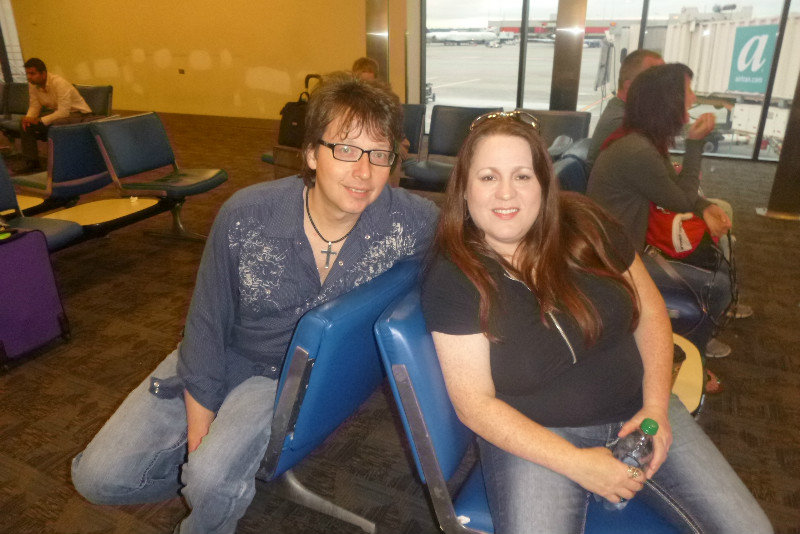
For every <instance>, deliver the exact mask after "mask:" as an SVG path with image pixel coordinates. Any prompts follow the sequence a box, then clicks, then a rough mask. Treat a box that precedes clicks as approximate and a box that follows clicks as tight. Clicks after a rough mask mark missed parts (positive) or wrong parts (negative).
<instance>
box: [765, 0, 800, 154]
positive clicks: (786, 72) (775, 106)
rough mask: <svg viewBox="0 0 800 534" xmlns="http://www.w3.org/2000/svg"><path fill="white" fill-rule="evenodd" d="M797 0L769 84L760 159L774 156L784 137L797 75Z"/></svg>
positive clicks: (799, 8) (799, 65) (799, 16)
mask: <svg viewBox="0 0 800 534" xmlns="http://www.w3.org/2000/svg"><path fill="white" fill-rule="evenodd" d="M798 11H800V0H792V3H791V4H790V10H789V13H790V14H789V19H788V20H787V21H786V32H785V34H784V37H783V44H782V45H781V52H780V58H779V59H778V72H777V73H776V75H775V84H774V85H773V86H772V95H771V96H772V98H771V99H770V102H769V111H768V112H767V122H766V124H765V125H764V136H763V139H762V142H761V147H760V150H759V154H758V157H759V159H763V160H777V159H778V158H779V157H780V154H781V147H782V146H783V137H784V135H785V134H786V126H787V123H788V122H789V110H790V109H791V108H792V101H793V99H794V91H795V88H796V86H797V79H798V76H800V13H798Z"/></svg>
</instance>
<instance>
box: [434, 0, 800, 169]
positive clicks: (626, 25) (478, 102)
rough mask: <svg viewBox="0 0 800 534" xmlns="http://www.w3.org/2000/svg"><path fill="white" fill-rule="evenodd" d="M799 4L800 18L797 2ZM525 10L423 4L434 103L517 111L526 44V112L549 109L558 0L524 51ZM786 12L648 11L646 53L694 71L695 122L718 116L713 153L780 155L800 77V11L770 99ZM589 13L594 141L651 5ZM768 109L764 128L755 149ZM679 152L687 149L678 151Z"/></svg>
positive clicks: (615, 3) (474, 2) (613, 1)
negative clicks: (772, 72) (657, 54)
mask: <svg viewBox="0 0 800 534" xmlns="http://www.w3.org/2000/svg"><path fill="white" fill-rule="evenodd" d="M792 2H793V4H792V7H796V8H797V9H798V10H800V7H799V6H797V4H798V3H799V2H800V0H792ZM522 5H523V0H428V1H427V2H426V8H427V12H426V20H427V36H426V46H425V54H426V56H425V57H426V80H425V81H426V84H427V90H426V93H427V94H426V95H425V96H426V98H425V100H426V102H427V103H428V104H429V105H433V104H434V103H443V104H452V105H461V106H502V107H504V108H506V109H510V108H513V107H515V104H516V102H517V88H518V83H517V73H518V69H519V67H518V64H519V57H520V50H521V48H522V47H526V57H527V60H526V65H525V71H526V73H525V80H524V84H523V86H524V94H523V95H522V101H523V106H524V107H526V108H531V109H548V108H549V106H550V96H551V95H550V91H551V80H552V72H553V56H554V41H555V27H556V20H557V13H558V6H559V3H558V0H536V1H533V0H530V2H529V5H528V10H529V13H528V15H529V20H528V21H527V23H528V32H529V33H528V40H527V42H526V43H520V40H519V39H520V35H521V32H522V27H523V22H522V21H521V20H520V19H521V17H520V15H521V13H522ZM783 5H784V1H783V0H760V1H759V2H751V3H749V4H741V3H737V4H733V3H729V4H728V3H708V2H705V1H704V0H670V1H659V2H655V1H650V2H648V13H647V22H646V25H645V27H644V31H643V33H642V34H641V37H642V39H643V42H644V48H648V49H651V50H655V51H657V52H660V53H661V54H662V55H663V56H664V59H665V60H666V61H668V62H671V61H678V62H681V63H685V64H687V65H689V67H691V68H692V70H693V71H694V73H695V77H694V80H693V88H694V91H695V93H696V94H697V96H698V103H697V105H696V107H695V108H694V109H692V110H691V115H692V116H693V117H697V116H699V115H701V114H702V113H705V112H711V113H714V114H715V115H716V117H717V121H716V122H717V125H716V128H715V130H714V131H713V132H712V133H711V134H709V136H708V137H707V139H706V144H705V150H706V153H713V154H719V155H724V156H732V157H742V158H750V157H752V156H753V154H754V153H756V154H757V156H758V158H760V159H766V160H776V159H778V157H779V156H780V150H781V146H782V143H783V136H784V133H785V128H786V124H787V120H788V116H789V109H790V108H791V104H792V98H793V96H794V88H795V85H796V83H797V78H798V72H800V13H797V12H795V13H792V14H790V15H789V19H788V22H787V26H786V31H785V37H784V42H783V44H782V48H781V53H780V57H779V59H778V70H777V77H776V79H775V83H774V86H773V88H772V95H771V99H770V101H769V102H765V100H766V93H767V84H768V82H769V75H770V70H771V65H772V60H773V56H774V54H775V49H776V44H777V38H778V31H779V25H780V16H781V12H782V9H783ZM586 7H587V12H586V22H585V30H584V32H585V33H584V48H583V50H582V57H581V67H580V79H579V81H578V85H579V87H578V91H579V92H578V103H577V109H578V110H583V111H590V112H591V113H592V126H591V129H590V132H592V131H593V129H594V125H595V124H596V121H597V118H598V117H599V116H600V114H601V113H602V111H603V109H604V107H605V104H606V103H607V102H608V100H609V99H610V98H611V97H612V96H613V94H614V91H615V90H616V89H617V87H616V85H617V77H618V74H619V64H620V60H621V58H622V57H624V55H625V54H626V53H627V52H630V51H633V50H635V49H636V48H638V44H639V39H640V32H641V30H642V28H641V15H642V8H643V0H587V6H586ZM765 106H766V108H765ZM764 109H766V124H765V127H764V131H763V137H762V139H761V143H760V145H759V146H758V147H756V146H755V145H756V138H757V134H758V129H759V121H760V119H761V116H762V111H763V110H764ZM428 117H430V112H429V113H428ZM681 145H682V143H681V142H680V140H679V143H678V147H677V148H678V149H679V150H680V149H681Z"/></svg>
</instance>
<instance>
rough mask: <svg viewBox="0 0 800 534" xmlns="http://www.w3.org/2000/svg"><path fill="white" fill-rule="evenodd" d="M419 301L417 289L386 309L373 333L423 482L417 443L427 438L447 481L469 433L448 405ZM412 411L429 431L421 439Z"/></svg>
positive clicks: (422, 445) (423, 475) (464, 450)
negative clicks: (419, 417)
mask: <svg viewBox="0 0 800 534" xmlns="http://www.w3.org/2000/svg"><path fill="white" fill-rule="evenodd" d="M419 298H420V297H419V290H418V289H415V290H414V291H412V292H410V293H408V294H407V295H405V296H404V297H402V298H401V299H400V300H398V301H397V302H395V303H394V304H392V305H391V306H390V307H389V308H387V309H386V311H385V312H384V313H383V314H382V315H381V316H380V318H379V319H378V322H377V323H376V324H375V334H376V336H377V340H378V347H380V353H381V359H382V360H383V365H384V368H385V369H386V374H387V376H388V377H389V384H390V386H391V388H392V393H393V394H394V396H395V400H396V401H397V403H398V407H399V408H400V417H401V419H402V421H403V426H404V428H405V430H406V435H407V436H408V439H409V441H410V443H411V449H412V453H413V456H414V461H415V462H416V464H417V469H418V471H419V475H420V478H421V479H422V482H423V483H427V482H426V480H427V477H428V475H429V473H425V470H424V466H423V465H422V464H421V463H420V452H421V449H422V447H424V445H425V444H424V443H420V442H419V441H420V440H423V439H426V438H429V439H430V441H431V445H432V446H433V449H434V451H435V454H436V462H437V463H438V466H439V469H440V471H441V476H443V477H444V479H445V480H447V479H449V478H450V477H451V476H452V475H453V474H454V473H455V471H456V469H457V468H458V466H459V464H460V463H461V459H462V458H463V457H464V454H465V453H466V451H467V448H468V447H469V446H470V443H471V442H472V440H473V433H472V431H471V430H469V429H468V428H467V427H466V426H464V424H463V423H461V421H460V420H459V419H458V416H457V415H456V412H455V409H454V408H453V405H452V403H451V402H450V397H449V396H448V394H447V389H446V388H445V384H444V377H443V376H442V370H441V368H440V367H439V358H438V356H437V355H436V349H435V348H434V346H433V338H432V337H431V335H430V333H429V332H428V330H427V327H426V326H425V318H424V317H423V316H422V308H421V306H420V300H419ZM415 411H418V414H419V415H421V416H422V421H421V422H422V423H424V425H425V427H426V429H427V432H426V433H424V434H419V433H418V432H415V428H414V426H413V425H412V423H413V421H412V420H410V419H409V416H412V417H413V416H414V415H416V414H414V412H415Z"/></svg>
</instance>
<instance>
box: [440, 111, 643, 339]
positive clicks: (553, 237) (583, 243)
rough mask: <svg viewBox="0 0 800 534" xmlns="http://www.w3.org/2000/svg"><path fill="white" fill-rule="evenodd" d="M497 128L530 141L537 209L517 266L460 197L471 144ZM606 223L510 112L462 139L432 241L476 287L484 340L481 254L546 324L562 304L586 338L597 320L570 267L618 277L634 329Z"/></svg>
mask: <svg viewBox="0 0 800 534" xmlns="http://www.w3.org/2000/svg"><path fill="white" fill-rule="evenodd" d="M495 135H505V136H513V137H519V138H521V139H523V140H525V141H526V142H527V143H528V144H529V146H530V149H531V156H532V157H533V170H534V173H535V174H536V178H537V180H538V181H539V185H540V186H541V188H542V195H541V197H542V200H541V206H540V208H539V214H538V216H537V218H536V221H535V222H534V224H533V226H531V228H530V230H528V232H527V233H526V234H525V236H524V238H523V240H522V242H521V243H520V245H519V248H518V250H517V254H515V258H518V260H517V261H516V263H517V264H516V265H511V264H510V263H509V262H507V261H506V260H504V259H503V258H502V257H501V256H500V255H499V254H497V253H496V252H495V251H494V250H493V249H492V248H491V247H490V246H489V245H488V244H487V243H486V240H485V238H484V232H483V231H482V230H480V229H479V228H478V227H477V226H475V223H474V222H473V220H472V219H471V218H470V217H469V213H468V210H467V202H466V199H465V195H466V191H467V183H468V180H469V168H470V165H471V163H472V159H473V156H474V155H475V151H476V147H477V145H478V143H479V142H480V141H481V140H483V139H484V138H486V137H489V136H495ZM610 225H618V223H616V222H614V221H613V219H611V217H610V216H608V215H607V214H606V213H605V212H604V211H603V210H602V209H600V208H599V207H598V206H597V205H596V204H595V203H594V202H592V201H591V200H589V199H588V198H587V197H585V196H583V195H579V194H577V193H566V192H561V191H560V190H559V187H558V181H557V179H556V177H555V175H554V173H553V165H552V163H551V162H550V156H549V154H548V153H547V148H546V147H545V144H544V142H543V141H542V138H541V137H540V136H539V134H538V133H537V132H536V130H534V128H532V127H531V126H530V125H529V124H525V123H523V122H520V121H518V120H516V119H514V118H511V117H500V118H492V119H486V120H483V121H480V122H479V123H478V124H476V126H475V128H474V129H473V130H472V131H471V132H470V134H469V136H467V139H466V140H465V141H464V144H463V145H462V147H461V150H460V151H459V153H458V158H457V160H456V164H455V168H454V169H453V173H452V175H451V177H450V182H449V184H448V186H447V192H446V198H445V201H444V204H443V207H442V214H441V218H440V220H439V228H438V232H437V237H436V243H437V247H438V249H439V250H440V251H442V252H444V253H445V254H446V255H447V257H448V258H449V259H450V260H451V261H452V262H453V263H455V265H456V266H457V267H458V268H459V269H461V271H462V272H463V273H464V274H465V275H466V276H467V278H468V279H469V280H470V281H471V282H472V283H473V284H474V285H475V287H476V288H477V290H478V293H479V294H480V299H481V303H480V321H481V329H482V330H483V332H484V334H486V335H487V337H489V339H492V340H496V339H497V338H496V337H495V336H494V334H493V333H492V332H491V330H492V329H491V328H490V316H491V310H492V308H493V307H494V303H493V301H494V300H495V294H496V292H497V282H496V281H495V280H494V279H493V278H492V276H491V275H490V273H489V272H488V271H487V270H486V266H485V264H484V263H483V262H482V257H490V258H494V259H495V260H496V261H498V262H499V263H500V264H501V265H503V267H504V268H505V269H506V270H508V271H509V272H510V273H511V274H512V275H513V276H514V277H516V278H517V279H519V280H521V281H522V282H523V283H525V284H526V285H527V286H528V287H529V288H530V289H531V291H533V293H534V294H535V295H536V297H537V298H538V300H539V303H540V306H541V312H542V322H543V323H544V324H547V321H546V320H545V315H544V314H545V313H547V312H549V311H553V310H560V311H562V312H565V313H567V314H569V315H570V316H572V317H573V318H574V319H575V320H576V322H577V323H578V325H579V326H580V328H581V330H582V331H583V334H584V338H585V340H586V342H587V343H593V342H594V341H596V340H597V338H598V337H599V335H600V332H601V330H602V322H601V320H600V316H599V314H598V313H597V310H596V309H595V307H594V306H593V305H592V303H591V302H590V301H589V299H588V298H587V297H586V295H584V293H583V292H582V291H581V290H580V288H579V287H578V286H577V285H576V283H575V279H574V276H573V275H574V273H575V272H576V271H581V272H585V273H591V274H594V275H598V276H603V277H607V278H610V279H612V280H615V281H616V282H618V283H619V284H620V285H621V286H622V287H623V288H624V289H625V290H626V291H627V293H628V294H629V295H630V298H631V302H632V303H633V310H634V313H633V322H632V328H633V327H634V326H635V324H636V322H637V321H638V317H639V308H638V305H637V298H636V293H635V290H634V287H633V286H632V284H631V283H630V282H629V281H628V280H627V279H625V278H624V277H623V276H622V271H623V270H624V267H623V266H622V262H621V261H620V259H619V258H618V257H617V254H616V252H615V251H614V249H613V247H612V246H611V244H610V241H609V238H608V235H607V233H606V230H605V229H606V228H608V227H609V226H610ZM620 231H621V230H620Z"/></svg>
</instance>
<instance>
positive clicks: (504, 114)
mask: <svg viewBox="0 0 800 534" xmlns="http://www.w3.org/2000/svg"><path fill="white" fill-rule="evenodd" d="M500 118H509V119H514V120H518V121H519V122H521V123H523V124H527V125H529V126H530V127H532V128H533V129H534V130H536V131H537V132H538V131H539V119H537V118H536V117H534V116H533V115H531V114H530V113H528V112H527V111H523V110H520V109H515V110H514V111H490V112H489V113H484V114H483V115H481V116H479V117H477V118H476V119H475V120H474V121H472V124H470V125H469V129H470V131H472V129H473V128H475V126H477V125H478V124H479V123H481V122H482V121H487V120H492V119H500Z"/></svg>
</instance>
